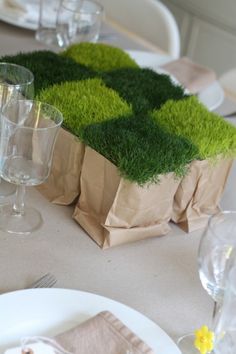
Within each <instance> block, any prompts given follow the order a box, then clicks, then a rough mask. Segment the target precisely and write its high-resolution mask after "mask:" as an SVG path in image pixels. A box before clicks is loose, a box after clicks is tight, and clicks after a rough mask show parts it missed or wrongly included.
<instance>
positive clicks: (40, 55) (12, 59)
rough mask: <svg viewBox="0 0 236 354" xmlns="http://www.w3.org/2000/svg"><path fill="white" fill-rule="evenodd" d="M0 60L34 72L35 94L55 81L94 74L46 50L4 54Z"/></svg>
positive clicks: (79, 78) (78, 78)
mask: <svg viewBox="0 0 236 354" xmlns="http://www.w3.org/2000/svg"><path fill="white" fill-rule="evenodd" d="M0 60H1V61H3V62H8V63H14V64H18V65H22V66H24V67H26V68H28V69H29V70H30V71H31V72H32V73H33V74H34V78H35V80H34V86H35V93H36V94H37V93H38V92H39V91H40V90H42V89H44V88H46V87H48V86H51V85H53V84H56V83H61V82H65V81H76V80H83V79H87V78H90V77H94V76H95V75H96V73H95V72H93V71H92V70H91V69H89V68H87V67H85V66H84V65H80V64H78V63H76V62H75V61H74V60H73V59H71V58H66V57H62V56H59V55H58V54H55V53H53V52H51V51H46V50H45V51H34V52H31V53H19V54H17V55H11V56H4V57H2V58H1V59H0Z"/></svg>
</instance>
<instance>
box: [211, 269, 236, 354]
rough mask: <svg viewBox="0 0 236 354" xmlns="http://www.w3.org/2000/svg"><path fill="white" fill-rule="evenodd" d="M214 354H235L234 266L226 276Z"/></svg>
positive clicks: (235, 292)
mask: <svg viewBox="0 0 236 354" xmlns="http://www.w3.org/2000/svg"><path fill="white" fill-rule="evenodd" d="M215 335H216V339H215V348H214V353H216V354H235V353H236V266H235V265H234V266H233V267H232V268H231V269H230V271H229V274H228V277H227V283H226V289H225V295H224V300H223V305H222V309H221V314H220V316H219V319H218V321H217V324H216V329H215Z"/></svg>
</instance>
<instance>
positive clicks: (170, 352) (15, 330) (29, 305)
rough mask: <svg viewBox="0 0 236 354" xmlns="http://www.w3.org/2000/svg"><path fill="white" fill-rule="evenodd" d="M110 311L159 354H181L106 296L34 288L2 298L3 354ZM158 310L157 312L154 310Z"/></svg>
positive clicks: (153, 328)
mask: <svg viewBox="0 0 236 354" xmlns="http://www.w3.org/2000/svg"><path fill="white" fill-rule="evenodd" d="M103 310H109V311H111V312H112V313H113V314H114V315H115V316H117V317H118V318H119V319H120V320H121V321H122V322H123V323H124V324H126V325H127V326H128V327H129V328H130V329H131V330H132V331H133V332H135V333H136V334H137V335H138V336H139V337H140V338H142V339H143V340H144V341H145V342H146V343H147V344H149V346H150V347H152V348H153V349H154V351H155V353H157V354H160V353H162V354H181V353H180V351H179V349H178V348H177V346H176V345H175V344H174V342H173V341H172V340H171V339H170V338H169V337H168V335H167V334H166V333H165V332H164V331H163V330H162V329H161V328H160V327H158V326H157V325H156V324H155V323H154V322H152V321H151V320H149V319H148V318H147V317H145V316H144V315H142V314H141V313H139V312H137V311H135V310H133V309H131V308H129V307H128V306H125V305H123V304H120V303H118V302H116V301H113V300H110V299H108V298H105V297H103V296H99V295H95V294H91V293H86V292H82V291H77V290H66V289H31V290H20V291H15V292H12V293H8V294H4V295H1V296H0V314H1V315H0V353H1V354H2V353H3V351H4V349H5V348H7V347H11V346H12V345H19V344H20V343H19V339H20V338H21V337H23V336H31V335H44V336H45V335H48V336H52V335H56V334H59V333H61V332H63V331H65V330H66V329H69V328H72V327H74V326H76V325H77V324H79V323H81V322H83V321H85V320H87V319H88V318H90V317H92V316H94V315H96V314H97V313H99V312H100V311H103ZM153 310H155V311H157V309H153Z"/></svg>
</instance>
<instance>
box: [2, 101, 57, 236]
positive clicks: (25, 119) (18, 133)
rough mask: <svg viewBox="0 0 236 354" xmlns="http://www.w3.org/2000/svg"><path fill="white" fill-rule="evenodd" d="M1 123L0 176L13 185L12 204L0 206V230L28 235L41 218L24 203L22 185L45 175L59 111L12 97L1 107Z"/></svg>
mask: <svg viewBox="0 0 236 354" xmlns="http://www.w3.org/2000/svg"><path fill="white" fill-rule="evenodd" d="M1 123H2V128H1V144H0V171H1V176H2V178H4V180H6V181H8V182H10V183H13V184H15V185H16V186H17V187H16V196H15V202H14V204H13V205H11V204H4V205H1V206H0V229H2V230H4V231H7V232H9V233H18V234H29V233H30V232H32V231H33V230H35V229H37V228H38V227H40V225H41V224H42V217H41V214H40V213H39V212H38V210H36V209H34V208H33V207H27V206H25V202H24V196H25V187H26V186H35V185H38V184H41V183H43V182H44V181H45V180H46V178H47V177H48V175H49V172H50V167H51V162H52V155H53V148H54V144H55V139H56V136H57V133H58V130H59V127H60V125H61V123H62V114H61V112H59V111H58V110H57V109H56V108H55V107H53V106H51V105H48V104H46V103H42V102H38V101H32V100H18V101H15V100H13V101H9V102H8V104H6V105H5V106H4V107H3V109H2V121H1Z"/></svg>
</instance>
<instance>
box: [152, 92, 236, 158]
mask: <svg viewBox="0 0 236 354" xmlns="http://www.w3.org/2000/svg"><path fill="white" fill-rule="evenodd" d="M152 117H153V119H154V121H155V122H157V123H158V124H159V125H161V126H162V127H164V128H166V129H167V130H168V131H169V132H172V133H175V134H178V135H179V136H184V137H185V138H187V139H189V140H190V141H191V142H192V143H193V144H194V145H196V146H197V147H198V148H199V152H200V158H201V159H208V158H215V157H216V156H218V155H223V156H224V157H233V156H236V128H235V127H234V126H233V125H231V124H229V123H227V122H226V121H225V120H224V119H223V118H222V117H220V116H218V115H217V114H214V113H212V112H209V111H208V110H207V108H205V107H204V106H203V105H202V104H201V103H199V101H198V100H197V98H196V97H194V96H192V97H189V98H187V99H184V100H182V101H178V102H174V101H172V100H170V101H168V102H166V103H165V105H163V106H162V107H161V109H160V110H156V111H154V112H153V113H152Z"/></svg>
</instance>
